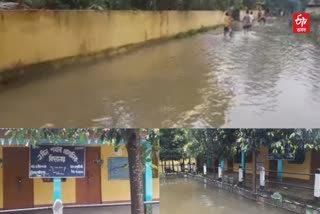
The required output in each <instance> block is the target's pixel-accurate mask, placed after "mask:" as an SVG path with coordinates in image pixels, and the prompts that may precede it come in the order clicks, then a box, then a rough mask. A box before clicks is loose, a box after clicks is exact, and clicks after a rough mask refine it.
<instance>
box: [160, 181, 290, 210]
mask: <svg viewBox="0 0 320 214" xmlns="http://www.w3.org/2000/svg"><path fill="white" fill-rule="evenodd" d="M160 194H161V204H160V210H161V213H164V214H169V213H175V214H199V213H201V214H209V213H210V214H211V213H237V214H242V213H243V214H256V213H260V214H267V213H274V214H275V213H277V214H285V213H289V212H287V211H284V210H280V209H277V208H274V207H270V206H265V205H262V204H258V203H256V202H253V201H250V200H248V199H245V198H242V197H240V196H238V195H235V194H232V193H229V192H225V191H223V190H220V189H216V188H214V187H211V186H205V184H203V183H199V182H196V181H193V180H188V179H183V178H177V179H175V178H170V179H162V180H161V186H160Z"/></svg>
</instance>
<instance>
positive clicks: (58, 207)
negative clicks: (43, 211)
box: [52, 199, 63, 214]
mask: <svg viewBox="0 0 320 214" xmlns="http://www.w3.org/2000/svg"><path fill="white" fill-rule="evenodd" d="M52 211H53V214H63V204H62V201H61V200H60V199H57V200H56V201H55V202H54V204H53V207H52Z"/></svg>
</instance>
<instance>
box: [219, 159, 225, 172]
mask: <svg viewBox="0 0 320 214" xmlns="http://www.w3.org/2000/svg"><path fill="white" fill-rule="evenodd" d="M220 164H221V170H222V172H223V171H224V160H221V163H220Z"/></svg>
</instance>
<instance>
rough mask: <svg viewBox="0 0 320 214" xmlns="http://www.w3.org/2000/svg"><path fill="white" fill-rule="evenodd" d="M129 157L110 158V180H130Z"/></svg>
mask: <svg viewBox="0 0 320 214" xmlns="http://www.w3.org/2000/svg"><path fill="white" fill-rule="evenodd" d="M128 166H129V165H128V158H126V157H113V158H109V159H108V166H107V167H108V179H109V180H129V168H128Z"/></svg>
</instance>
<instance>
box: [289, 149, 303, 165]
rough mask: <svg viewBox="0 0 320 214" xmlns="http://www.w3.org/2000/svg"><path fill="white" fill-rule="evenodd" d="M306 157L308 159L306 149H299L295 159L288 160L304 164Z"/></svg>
mask: <svg viewBox="0 0 320 214" xmlns="http://www.w3.org/2000/svg"><path fill="white" fill-rule="evenodd" d="M305 159H306V154H305V151H304V150H303V149H298V151H297V153H296V154H295V157H294V160H288V163H289V164H303V162H304V160H305Z"/></svg>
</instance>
